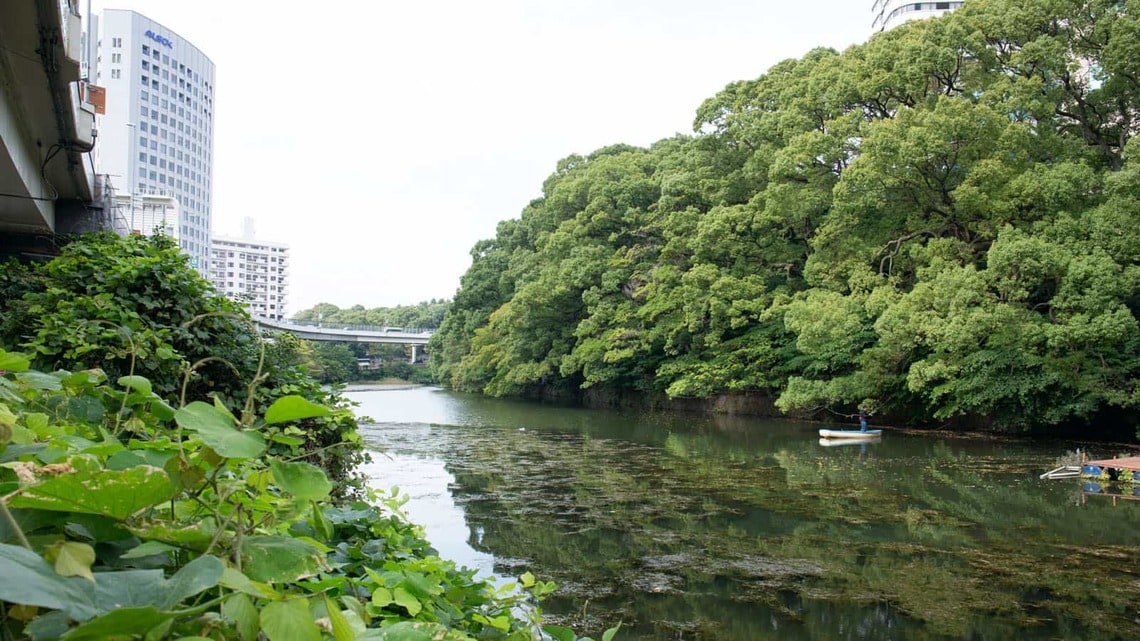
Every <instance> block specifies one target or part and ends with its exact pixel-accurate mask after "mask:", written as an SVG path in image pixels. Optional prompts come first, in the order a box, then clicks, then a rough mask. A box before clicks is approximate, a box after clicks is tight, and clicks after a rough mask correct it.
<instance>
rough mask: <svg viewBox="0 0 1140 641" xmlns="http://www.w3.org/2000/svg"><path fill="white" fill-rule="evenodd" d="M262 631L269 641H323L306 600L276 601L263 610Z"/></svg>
mask: <svg viewBox="0 0 1140 641" xmlns="http://www.w3.org/2000/svg"><path fill="white" fill-rule="evenodd" d="M261 629H262V630H263V631H264V632H265V636H267V637H269V641H321V631H320V629H318V628H317V624H316V622H315V621H313V616H312V615H311V614H309V602H308V601H307V600H305V599H292V600H289V601H275V602H273V603H270V604H268V605H266V606H265V607H264V608H262V609H261Z"/></svg>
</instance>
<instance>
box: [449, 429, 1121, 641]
mask: <svg viewBox="0 0 1140 641" xmlns="http://www.w3.org/2000/svg"><path fill="white" fill-rule="evenodd" d="M747 441H748V442H747V443H746V444H745V445H740V444H739V443H738V442H736V441H735V440H734V439H733V438H726V437H725V436H724V435H723V434H722V433H719V432H718V431H716V430H715V429H710V430H698V431H694V432H673V433H665V434H662V435H661V436H660V437H659V438H658V439H656V442H653V443H636V442H629V441H622V440H616V439H610V438H605V437H604V436H599V435H594V434H589V433H587V434H582V433H581V432H577V433H575V432H539V431H533V430H532V431H527V432H517V431H515V430H511V431H503V430H483V431H476V432H472V433H469V434H468V433H465V434H464V439H456V440H455V443H456V445H458V444H459V443H461V442H462V447H458V446H457V447H455V448H453V450H452V451H451V452H449V453H448V454H447V455H446V456H445V458H446V459H447V460H448V461H449V465H448V468H449V470H450V471H451V473H452V474H454V475H455V478H456V483H455V486H454V488H453V491H454V494H455V496H456V499H457V500H458V501H459V502H460V503H462V504H463V505H464V507H465V509H466V513H467V519H468V523H469V526H470V528H471V531H472V532H478V533H479V535H478V536H477V537H475V536H473V540H472V542H473V544H474V545H475V546H476V547H478V548H479V549H481V550H484V551H486V552H489V553H492V554H494V555H495V556H496V557H498V558H502V559H525V560H526V561H527V562H528V567H530V568H531V569H534V570H535V571H536V572H539V573H541V574H543V575H545V576H547V577H550V578H552V579H554V580H556V581H558V582H559V583H560V584H561V585H562V586H563V588H564V592H563V594H564V595H565V597H564V598H565V600H564V601H559V600H556V601H553V602H552V603H551V608H552V609H558V608H559V607H565V608H567V610H569V611H571V613H572V614H573V615H574V616H581V612H580V610H578V608H580V607H581V604H582V603H584V602H586V601H587V600H588V601H589V603H590V604H591V605H590V606H589V608H588V609H587V615H591V614H593V615H594V616H598V617H600V618H602V619H606V620H603V621H600V622H599V623H602V624H604V623H612V621H613V620H614V619H617V618H621V619H624V620H625V621H626V622H627V624H628V623H629V622H631V621H636V622H638V623H637V624H636V625H635V628H634V631H635V632H636V633H638V634H640V633H644V634H646V635H649V636H658V637H665V636H669V635H668V634H665V633H664V632H663V630H665V629H669V630H675V631H676V632H679V633H681V634H682V635H684V636H683V638H777V636H776V635H777V633H778V634H779V635H780V636H779V637H778V638H781V639H784V638H791V639H795V638H804V639H809V638H845V636H844V635H847V634H854V633H851V632H850V631H851V630H858V629H866V630H874V632H873V633H871V634H869V636H859V635H858V634H855V636H851V637H850V638H888V639H889V638H907V639H920V638H951V637H953V638H969V637H971V636H978V637H984V638H1051V637H1055V636H1066V635H1073V634H1077V635H1078V636H1079V637H1080V638H1084V639H1112V638H1120V637H1119V635H1121V634H1122V633H1127V634H1125V637H1124V638H1129V637H1131V638H1136V637H1140V625H1138V624H1137V623H1136V620H1135V617H1136V616H1137V610H1136V605H1135V598H1134V595H1135V581H1136V580H1137V579H1136V577H1137V575H1136V573H1135V572H1136V570H1135V564H1136V560H1137V557H1136V553H1135V548H1134V547H1132V546H1133V545H1135V543H1136V542H1137V538H1136V537H1137V534H1136V533H1137V532H1140V517H1138V515H1140V511H1137V510H1129V509H1116V510H1113V509H1111V508H1107V509H1105V508H1104V507H1103V506H1086V507H1083V508H1078V507H1076V506H1075V505H1074V504H1073V502H1072V501H1070V499H1069V498H1068V497H1067V496H1065V494H1064V492H1063V491H1059V490H1058V488H1059V487H1060V486H1057V485H1043V484H1041V483H1037V482H1035V479H1034V477H1033V475H1032V474H1031V473H1030V472H1029V470H1028V467H1027V464H1026V461H1027V460H1030V457H1029V456H1028V455H1027V452H1026V451H1025V450H1024V449H1023V448H1020V449H1019V448H1018V447H1016V446H1013V447H1011V449H1007V450H1003V449H1002V448H1001V447H1000V446H999V447H997V448H996V449H995V447H994V446H989V447H988V448H981V449H980V450H979V451H978V452H967V451H965V450H967V449H969V448H963V447H960V446H950V445H947V444H945V443H942V444H939V443H937V442H930V441H922V440H917V439H914V443H910V444H908V446H907V447H905V448H902V449H901V450H900V449H898V448H895V449H891V447H890V444H889V443H887V444H885V445H884V446H882V447H881V449H878V450H872V451H870V452H866V453H863V452H859V451H858V448H844V449H840V450H834V451H833V450H823V449H821V448H819V447H818V445H817V444H815V443H814V442H813V441H812V440H809V439H804V438H802V434H800V435H799V438H790V437H789V435H788V434H786V433H785V434H783V435H781V434H774V435H769V436H768V437H767V438H765V437H750V438H749V439H747ZM875 447H879V446H875ZM982 449H984V451H982ZM1011 465H1012V467H1011ZM1106 505H1107V504H1106ZM505 569H507V570H510V568H505ZM1129 585H1131V586H1132V587H1128V586H1129ZM789 595H790V596H789ZM789 603H795V606H794V607H793V606H791V605H789ZM572 604H577V605H576V606H572ZM888 606H889V607H888ZM880 608H887V610H888V611H889V612H890V613H891V615H890V617H888V618H887V619H882V618H881V617H880V615H879V614H876V613H878V612H879V609H880ZM607 617H609V618H608V619H607ZM876 617H879V618H876ZM742 622H743V623H742ZM587 623H589V622H588V621H587ZM732 626H745V627H747V630H744V629H740V630H730V629H727V628H730V627H732ZM877 626H878V627H877ZM880 628H881V629H880ZM673 636H674V637H676V634H674V635H673Z"/></svg>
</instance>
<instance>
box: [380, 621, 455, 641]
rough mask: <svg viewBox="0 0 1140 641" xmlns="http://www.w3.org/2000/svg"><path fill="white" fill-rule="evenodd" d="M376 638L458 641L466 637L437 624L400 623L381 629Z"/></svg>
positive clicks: (398, 640)
mask: <svg viewBox="0 0 1140 641" xmlns="http://www.w3.org/2000/svg"><path fill="white" fill-rule="evenodd" d="M376 638H377V639H379V640H381V641H459V640H462V639H467V638H468V637H467V636H465V635H463V634H460V633H459V632H456V631H454V630H448V629H447V628H445V627H444V626H442V625H440V624H438V623H430V622H427V621H401V622H399V623H396V624H393V625H390V626H388V627H386V628H381V630H380V636H378V637H376Z"/></svg>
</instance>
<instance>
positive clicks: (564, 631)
mask: <svg viewBox="0 0 1140 641" xmlns="http://www.w3.org/2000/svg"><path fill="white" fill-rule="evenodd" d="M542 631H543V632H545V633H547V634H549V635H550V636H551V638H553V639H554V641H577V639H578V635H577V634H574V631H573V630H571V629H570V628H564V627H562V626H560V625H544V626H542Z"/></svg>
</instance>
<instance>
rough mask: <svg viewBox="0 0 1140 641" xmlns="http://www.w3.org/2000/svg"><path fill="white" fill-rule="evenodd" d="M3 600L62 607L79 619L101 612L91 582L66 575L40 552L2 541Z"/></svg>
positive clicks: (0, 590)
mask: <svg viewBox="0 0 1140 641" xmlns="http://www.w3.org/2000/svg"><path fill="white" fill-rule="evenodd" d="M0 576H2V577H4V580H3V581H0V601H7V602H8V603H17V604H21V605H35V606H39V607H42V608H50V609H52V610H62V611H64V612H66V613H67V615H68V616H69V617H71V618H72V619H75V620H76V621H85V620H87V619H90V618H91V617H93V616H96V615H97V614H99V611H98V609H97V608H96V607H95V603H94V602H93V600H92V590H91V582H90V581H87V580H86V579H81V578H78V577H62V576H60V575H59V574H58V573H57V572H56V571H55V569H54V568H52V566H50V565H48V563H47V561H44V560H43V559H42V558H40V556H39V555H38V554H36V553H35V552H32V551H30V550H27V549H25V548H22V547H19V546H16V545H8V544H6V543H0Z"/></svg>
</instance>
